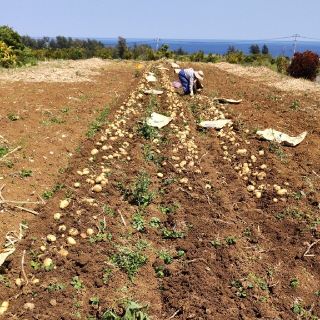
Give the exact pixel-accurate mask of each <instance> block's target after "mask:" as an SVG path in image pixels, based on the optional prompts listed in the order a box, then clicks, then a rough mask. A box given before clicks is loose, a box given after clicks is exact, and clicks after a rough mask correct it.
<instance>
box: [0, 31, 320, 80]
mask: <svg viewBox="0 0 320 320" xmlns="http://www.w3.org/2000/svg"><path fill="white" fill-rule="evenodd" d="M249 52H250V54H248V55H247V54H244V52H242V51H240V50H237V49H236V48H235V47H234V46H229V48H228V50H227V52H226V54H225V55H218V54H212V53H209V54H205V53H204V52H203V51H201V50H200V51H198V52H195V53H192V54H188V53H187V52H185V51H184V50H183V49H182V48H179V49H178V50H170V48H169V46H168V45H167V44H164V45H162V46H161V47H160V48H159V49H158V50H154V49H153V48H152V47H151V46H149V45H146V44H141V45H133V46H131V47H130V46H128V44H127V41H126V39H125V38H123V37H119V38H118V42H117V44H116V46H105V45H104V44H103V43H102V42H101V41H98V40H94V39H85V40H84V39H74V38H71V37H64V36H57V37H55V38H49V37H43V38H39V39H35V38H31V37H29V36H21V35H19V34H18V33H17V32H16V31H14V30H13V29H12V28H10V27H8V26H0V66H2V67H6V68H9V67H15V66H20V65H32V64H36V62H37V61H38V60H48V59H73V60H77V59H87V58H92V57H98V58H102V59H134V60H146V61H149V60H158V59H161V58H171V59H176V60H179V61H191V62H219V61H227V62H229V63H240V64H250V65H256V66H268V67H272V68H276V69H277V70H278V71H279V72H283V73H286V72H287V71H290V70H291V69H292V68H291V69H290V68H289V63H290V59H289V58H288V57H284V56H279V57H277V58H276V59H275V58H273V57H272V56H271V55H270V53H269V48H268V46H267V45H266V44H264V45H263V46H262V48H261V49H260V46H259V45H258V44H252V45H251V46H250V48H249ZM299 57H300V61H302V62H301V63H300V64H303V63H304V62H303V61H304V60H303V59H304V56H302V57H301V56H299ZM306 57H307V61H308V63H307V65H309V63H311V61H312V68H313V69H314V63H315V61H317V55H315V56H312V55H310V54H308V55H306ZM318 60H319V59H318ZM303 68H304V67H303V66H302V67H300V69H303ZM317 68H318V67H317ZM316 71H317V69H316ZM292 74H293V75H297V74H299V72H297V71H295V72H292ZM314 74H315V71H314V70H313V76H312V77H313V78H314ZM304 76H305V75H304Z"/></svg>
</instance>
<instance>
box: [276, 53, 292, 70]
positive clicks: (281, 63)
mask: <svg viewBox="0 0 320 320" xmlns="http://www.w3.org/2000/svg"><path fill="white" fill-rule="evenodd" d="M276 64H277V70H278V72H280V73H287V69H288V66H289V59H288V58H287V57H285V56H279V57H278V58H277V59H276Z"/></svg>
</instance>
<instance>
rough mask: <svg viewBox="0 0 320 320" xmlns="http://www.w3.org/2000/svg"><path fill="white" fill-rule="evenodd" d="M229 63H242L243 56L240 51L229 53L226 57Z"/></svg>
mask: <svg viewBox="0 0 320 320" xmlns="http://www.w3.org/2000/svg"><path fill="white" fill-rule="evenodd" d="M226 60H227V62H229V63H242V62H243V61H244V54H243V52H242V51H236V52H230V53H228V54H227V56H226Z"/></svg>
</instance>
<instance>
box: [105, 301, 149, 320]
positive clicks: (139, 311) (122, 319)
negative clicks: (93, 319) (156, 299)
mask: <svg viewBox="0 0 320 320" xmlns="http://www.w3.org/2000/svg"><path fill="white" fill-rule="evenodd" d="M146 309H147V306H141V305H139V304H137V303H136V302H133V301H130V302H129V303H128V305H127V306H126V309H125V313H124V315H122V316H118V315H117V314H115V313H114V312H113V311H112V310H107V311H106V312H105V313H104V314H103V316H102V318H101V320H150V318H149V317H148V315H147V313H146Z"/></svg>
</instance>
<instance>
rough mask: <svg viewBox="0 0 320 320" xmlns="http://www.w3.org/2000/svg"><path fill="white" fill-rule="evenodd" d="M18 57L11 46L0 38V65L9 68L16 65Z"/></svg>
mask: <svg viewBox="0 0 320 320" xmlns="http://www.w3.org/2000/svg"><path fill="white" fill-rule="evenodd" d="M17 62H18V58H17V56H16V54H15V53H14V50H13V49H12V47H9V46H8V45H7V44H6V43H4V42H3V41H1V40H0V67H4V68H10V67H15V66H16V65H17Z"/></svg>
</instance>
